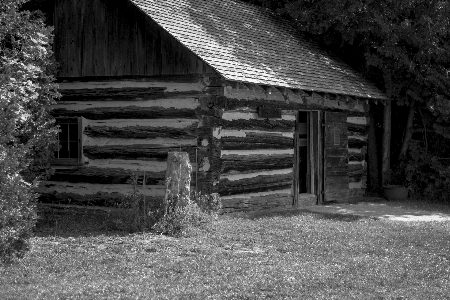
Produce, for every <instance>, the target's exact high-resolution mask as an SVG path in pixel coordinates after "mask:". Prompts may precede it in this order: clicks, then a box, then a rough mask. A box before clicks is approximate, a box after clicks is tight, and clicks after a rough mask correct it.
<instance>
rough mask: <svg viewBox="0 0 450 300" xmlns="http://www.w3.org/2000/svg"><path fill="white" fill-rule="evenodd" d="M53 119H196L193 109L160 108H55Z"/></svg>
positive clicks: (52, 112)
mask: <svg viewBox="0 0 450 300" xmlns="http://www.w3.org/2000/svg"><path fill="white" fill-rule="evenodd" d="M51 114H52V116H54V117H84V118H86V119H91V120H106V119H160V118H165V119H176V118H181V119H196V118H197V117H196V112H195V110H193V109H175V108H162V107H139V106H122V107H96V108H88V109H82V110H68V109H64V108H56V109H53V110H52V111H51Z"/></svg>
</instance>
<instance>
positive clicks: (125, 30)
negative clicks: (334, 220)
mask: <svg viewBox="0 0 450 300" xmlns="http://www.w3.org/2000/svg"><path fill="white" fill-rule="evenodd" d="M32 3H34V8H39V9H41V10H42V11H44V13H45V14H46V17H47V23H48V24H49V25H51V26H53V27H54V34H55V39H54V52H55V57H56V60H57V62H58V63H59V69H58V74H57V81H58V83H59V87H60V92H61V94H62V97H61V99H59V100H58V101H57V104H56V105H55V106H54V109H53V115H54V117H55V118H56V120H57V123H58V124H59V126H60V130H61V131H60V133H59V141H60V145H61V148H60V150H59V151H58V152H57V153H55V159H54V161H53V162H52V163H53V168H54V170H55V172H54V175H52V176H51V177H50V178H49V179H48V180H47V181H45V182H43V183H42V184H41V186H40V188H39V193H40V194H41V196H40V201H42V202H44V203H60V204H74V205H93V206H116V205H118V204H120V203H121V201H122V199H123V197H124V196H125V195H127V194H128V193H131V192H132V190H133V185H132V182H133V174H136V175H137V182H138V184H139V186H138V190H139V193H141V194H144V195H146V196H147V199H149V201H154V202H155V203H157V202H159V201H161V199H162V198H163V196H164V193H165V190H164V172H165V170H166V167H167V165H166V158H167V153H168V152H169V151H179V150H181V151H185V152H188V153H189V156H190V160H191V162H192V165H193V174H192V178H193V180H192V186H193V188H194V189H196V190H197V191H199V192H202V193H219V194H220V195H221V199H222V205H223V212H224V213H228V212H236V211H249V210H259V209H265V208H272V207H289V206H306V205H314V204H323V203H327V202H330V201H346V200H348V199H349V198H351V197H355V196H359V195H363V194H364V193H365V190H366V181H367V138H368V131H369V117H368V113H369V107H370V105H369V104H370V103H388V101H390V100H389V99H388V97H387V96H386V95H385V94H384V93H383V92H382V91H380V90H379V89H378V88H377V87H376V86H375V85H374V84H372V83H371V82H369V81H367V80H366V79H365V78H364V77H363V76H361V75H360V74H358V73H357V72H355V71H354V70H353V69H351V68H350V67H349V66H348V65H346V64H345V63H343V62H342V61H340V60H339V59H337V58H336V57H334V56H333V55H331V54H329V53H327V52H326V51H325V50H324V49H321V48H320V47H319V46H318V45H316V44H315V43H313V42H311V41H309V40H307V39H306V38H305V37H304V36H302V35H301V34H300V33H299V32H297V31H296V29H294V28H293V27H292V26H291V25H289V24H288V23H286V22H285V21H283V20H282V19H281V18H280V17H279V16H277V15H275V14H274V13H272V12H270V11H268V10H265V9H263V8H261V7H257V6H254V5H251V4H248V3H244V2H241V1H238V0H208V1H204V0H165V1H160V0H115V1H111V0H58V1H54V0H36V1H34V2H32ZM136 175H135V177H134V178H136Z"/></svg>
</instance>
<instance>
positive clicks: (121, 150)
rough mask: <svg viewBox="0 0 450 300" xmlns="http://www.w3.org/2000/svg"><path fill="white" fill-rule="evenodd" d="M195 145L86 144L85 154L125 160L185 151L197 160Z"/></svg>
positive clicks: (191, 158) (160, 159)
mask: <svg viewBox="0 0 450 300" xmlns="http://www.w3.org/2000/svg"><path fill="white" fill-rule="evenodd" d="M195 149H196V147H195V146H181V147H164V146H160V147H158V146H156V145H133V146H121V145H112V146H85V147H83V154H84V155H85V156H86V157H88V158H90V159H108V158H110V159H125V160H130V159H132V160H158V161H164V160H166V159H167V153H168V152H170V151H185V152H188V153H189V158H190V160H191V161H192V162H194V161H195Z"/></svg>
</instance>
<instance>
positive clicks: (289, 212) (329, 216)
mask: <svg viewBox="0 0 450 300" xmlns="http://www.w3.org/2000/svg"><path fill="white" fill-rule="evenodd" d="M232 216H234V217H238V218H239V217H240V218H246V219H250V220H258V219H263V218H273V217H286V218H289V217H295V216H313V217H314V218H316V219H320V220H333V221H340V222H355V221H359V220H361V219H374V218H372V217H368V216H361V215H356V214H340V213H330V212H317V211H310V210H308V209H298V208H293V209H267V210H261V211H257V212H249V213H241V214H234V215H232Z"/></svg>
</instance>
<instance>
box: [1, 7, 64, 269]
mask: <svg viewBox="0 0 450 300" xmlns="http://www.w3.org/2000/svg"><path fill="white" fill-rule="evenodd" d="M24 2H26V0H2V1H1V2H0V258H2V259H3V260H9V259H11V258H14V257H20V256H21V255H23V254H24V252H25V251H26V250H27V249H28V247H29V245H28V238H29V237H30V236H31V230H32V228H33V226H34V222H35V218H36V212H35V207H34V205H35V198H36V195H35V193H34V192H33V188H34V187H35V185H36V184H37V181H38V180H39V179H40V178H42V176H45V174H46V172H48V170H49V168H48V160H49V158H50V156H51V155H52V153H53V151H54V149H56V148H55V147H56V145H57V143H56V134H57V129H56V127H55V125H54V121H53V120H52V118H51V117H50V115H49V109H50V105H51V104H53V103H54V100H53V99H54V98H55V97H57V96H59V95H58V92H57V85H56V84H54V83H53V82H54V79H55V78H54V76H53V74H54V70H55V68H54V62H53V60H52V51H51V42H52V34H51V28H48V27H46V26H45V25H44V23H43V19H42V18H41V15H40V14H39V13H31V12H29V11H21V10H20V7H21V5H22V4H23V3H24Z"/></svg>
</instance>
